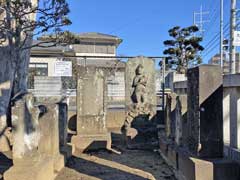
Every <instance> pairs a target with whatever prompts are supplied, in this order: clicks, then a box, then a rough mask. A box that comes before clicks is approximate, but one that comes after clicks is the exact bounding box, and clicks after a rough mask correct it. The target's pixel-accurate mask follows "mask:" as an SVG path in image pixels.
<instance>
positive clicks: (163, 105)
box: [162, 58, 166, 125]
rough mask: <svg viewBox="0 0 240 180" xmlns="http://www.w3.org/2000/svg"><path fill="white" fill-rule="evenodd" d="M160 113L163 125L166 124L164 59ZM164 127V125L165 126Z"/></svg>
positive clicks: (163, 64)
mask: <svg viewBox="0 0 240 180" xmlns="http://www.w3.org/2000/svg"><path fill="white" fill-rule="evenodd" d="M162 61H163V63H162V111H163V121H164V124H165V123H166V121H165V67H166V64H165V63H166V62H165V61H166V58H163V59H162ZM165 125H166V124H165Z"/></svg>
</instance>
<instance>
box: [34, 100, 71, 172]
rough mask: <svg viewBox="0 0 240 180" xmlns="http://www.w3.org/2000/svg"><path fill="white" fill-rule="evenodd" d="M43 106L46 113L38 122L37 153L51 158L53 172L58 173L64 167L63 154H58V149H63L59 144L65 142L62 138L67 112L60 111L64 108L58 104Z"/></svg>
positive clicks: (65, 127)
mask: <svg viewBox="0 0 240 180" xmlns="http://www.w3.org/2000/svg"><path fill="white" fill-rule="evenodd" d="M44 106H45V107H46V112H45V114H44V116H42V117H41V118H40V120H39V121H40V123H39V124H40V132H41V138H40V142H39V147H38V152H39V153H41V154H46V155H48V156H51V157H52V158H53V161H54V170H55V172H59V171H60V170H61V169H62V168H63V167H64V166H65V158H64V155H63V154H60V148H61V147H63V146H61V144H64V142H65V141H66V139H64V138H63V137H62V136H63V135H64V134H63V133H65V131H66V129H67V126H66V122H67V116H66V114H67V110H66V109H65V110H64V109H61V108H62V106H64V105H63V104H62V106H61V105H59V104H44ZM61 111H62V112H61ZM60 112H61V113H60ZM64 117H65V118H64ZM60 130H62V132H61V131H60ZM65 138H67V137H65ZM61 140H62V141H63V142H61Z"/></svg>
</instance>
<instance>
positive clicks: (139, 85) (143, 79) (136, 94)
mask: <svg viewBox="0 0 240 180" xmlns="http://www.w3.org/2000/svg"><path fill="white" fill-rule="evenodd" d="M143 71H144V69H143V65H141V64H140V65H138V66H137V68H136V72H135V73H136V76H135V77H134V79H133V84H132V87H133V88H134V91H133V94H132V102H133V103H136V104H137V106H138V107H139V106H142V105H144V104H145V103H146V94H147V92H146V86H147V81H148V78H147V76H146V75H145V74H144V72H143Z"/></svg>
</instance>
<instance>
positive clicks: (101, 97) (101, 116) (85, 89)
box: [72, 66, 111, 152]
mask: <svg viewBox="0 0 240 180" xmlns="http://www.w3.org/2000/svg"><path fill="white" fill-rule="evenodd" d="M106 101H107V83H106V78H105V74H104V71H103V70H102V69H101V68H97V67H82V66H80V67H79V73H78V87H77V136H73V137H72V144H74V148H75V150H77V151H78V152H79V151H80V152H83V151H84V150H88V149H89V148H90V147H91V144H93V143H95V142H97V141H105V142H106V143H105V144H109V143H111V142H110V141H109V133H108V132H107V127H106V110H107V105H106ZM99 137H100V138H99ZM108 146H109V145H108ZM104 147H105V148H106V145H104V146H99V148H104Z"/></svg>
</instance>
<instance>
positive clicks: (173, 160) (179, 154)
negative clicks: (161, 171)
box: [160, 140, 240, 180]
mask: <svg viewBox="0 0 240 180" xmlns="http://www.w3.org/2000/svg"><path fill="white" fill-rule="evenodd" d="M160 153H161V155H162V157H163V158H164V159H165V161H166V162H167V164H168V165H170V166H172V167H173V169H174V172H175V176H176V178H177V179H178V180H230V179H231V180H239V179H240V165H239V164H237V163H235V162H233V161H231V160H226V159H200V158H196V157H192V156H190V155H188V154H187V153H186V152H184V151H183V150H181V149H179V150H178V151H176V150H175V149H174V148H173V147H172V146H171V145H169V144H168V143H167V142H165V141H163V140H160Z"/></svg>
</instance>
